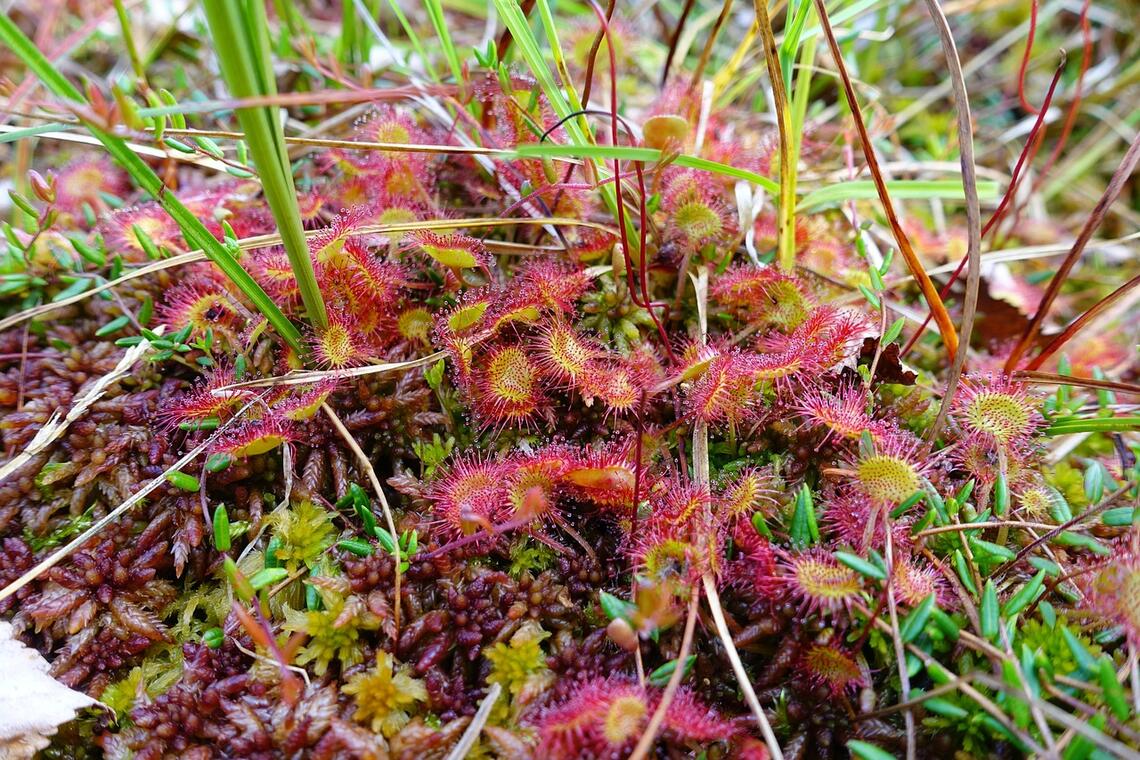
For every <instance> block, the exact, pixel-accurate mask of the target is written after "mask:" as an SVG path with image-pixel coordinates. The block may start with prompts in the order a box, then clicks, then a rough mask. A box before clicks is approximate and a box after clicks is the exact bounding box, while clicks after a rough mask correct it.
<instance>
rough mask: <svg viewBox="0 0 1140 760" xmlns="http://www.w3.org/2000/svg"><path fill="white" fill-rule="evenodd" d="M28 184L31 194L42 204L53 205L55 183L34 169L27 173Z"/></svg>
mask: <svg viewBox="0 0 1140 760" xmlns="http://www.w3.org/2000/svg"><path fill="white" fill-rule="evenodd" d="M28 184H29V185H31V186H32V192H33V193H35V194H36V197H37V198H39V199H40V200H41V201H43V202H44V203H55V181H54V179H52V180H48V179H45V178H44V175H42V174H40V173H39V172H38V171H36V170H35V169H31V170H30V171H28Z"/></svg>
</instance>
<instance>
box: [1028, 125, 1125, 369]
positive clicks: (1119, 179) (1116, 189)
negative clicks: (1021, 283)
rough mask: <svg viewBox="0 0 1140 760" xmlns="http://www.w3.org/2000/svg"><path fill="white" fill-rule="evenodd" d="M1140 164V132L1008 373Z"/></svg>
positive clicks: (1053, 282) (1057, 276)
mask: <svg viewBox="0 0 1140 760" xmlns="http://www.w3.org/2000/svg"><path fill="white" fill-rule="evenodd" d="M1138 163H1140V132H1138V133H1137V134H1136V136H1135V137H1134V138H1133V139H1132V144H1131V145H1130V146H1129V147H1128V152H1127V153H1125V154H1124V159H1123V160H1122V161H1121V162H1120V166H1118V167H1117V168H1116V171H1115V172H1113V174H1112V179H1110V180H1109V182H1108V187H1106V188H1105V189H1104V194H1103V195H1101V197H1100V200H1099V201H1097V203H1096V206H1095V207H1094V208H1093V210H1092V213H1090V214H1089V217H1088V219H1086V220H1085V225H1084V227H1082V228H1081V231H1080V234H1079V235H1077V239H1076V241H1074V242H1073V247H1072V248H1070V249H1069V253H1068V254H1067V255H1066V256H1065V260H1064V261H1063V262H1061V266H1059V267H1058V268H1057V273H1056V274H1054V275H1053V279H1051V280H1050V281H1049V286H1048V288H1046V290H1045V295H1044V296H1043V297H1042V298H1041V303H1040V304H1038V306H1037V311H1036V312H1035V313H1034V314H1033V318H1032V319H1030V320H1029V324H1028V325H1026V327H1025V331H1024V332H1023V333H1022V335H1021V339H1020V340H1019V341H1018V343H1017V345H1016V346H1015V347H1014V349H1013V351H1012V352H1011V353H1010V355H1009V358H1008V359H1007V360H1006V362H1005V371H1006V372H1012V371H1013V370H1015V369H1017V365H1018V362H1020V361H1021V358H1022V357H1023V356H1024V355H1025V352H1026V351H1028V350H1029V346H1030V344H1031V343H1032V342H1033V339H1034V338H1036V337H1037V333H1038V332H1040V330H1041V325H1042V323H1044V321H1045V317H1046V316H1048V314H1049V309H1050V308H1051V307H1052V306H1053V302H1054V301H1055V300H1056V299H1057V295H1058V294H1059V293H1060V292H1061V286H1062V285H1064V284H1065V280H1067V279H1068V278H1069V274H1070V273H1071V272H1072V270H1073V267H1074V266H1076V263H1077V261H1078V260H1079V259H1080V258H1081V254H1082V253H1083V252H1084V250H1085V246H1086V245H1088V242H1089V240H1091V239H1092V236H1093V233H1094V232H1096V230H1097V228H1098V227H1100V224H1101V222H1102V221H1104V217H1105V215H1106V214H1107V213H1108V209H1109V207H1110V206H1111V205H1112V204H1113V203H1115V202H1116V199H1117V198H1118V197H1120V193H1121V192H1123V190H1124V186H1125V184H1126V183H1127V182H1128V179H1129V177H1131V176H1132V172H1134V171H1135V170H1136V165H1137V164H1138Z"/></svg>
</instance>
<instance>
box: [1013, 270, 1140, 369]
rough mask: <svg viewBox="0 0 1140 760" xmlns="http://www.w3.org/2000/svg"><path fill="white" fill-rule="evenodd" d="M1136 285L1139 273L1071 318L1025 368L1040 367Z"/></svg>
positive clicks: (1138, 282) (1139, 276)
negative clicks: (1071, 320) (1083, 311)
mask: <svg viewBox="0 0 1140 760" xmlns="http://www.w3.org/2000/svg"><path fill="white" fill-rule="evenodd" d="M1137 285H1140V275H1136V276H1135V277H1133V278H1132V279H1131V280H1129V281H1128V282H1126V283H1124V284H1123V285H1121V286H1120V287H1119V288H1117V289H1116V290H1114V291H1112V292H1111V293H1109V294H1108V295H1107V296H1105V297H1104V298H1102V299H1101V300H1100V301H1098V302H1097V303H1096V304H1094V305H1093V306H1092V308H1090V309H1089V310H1088V311H1086V312H1085V313H1084V314H1082V315H1081V316H1079V317H1078V318H1077V319H1075V320H1073V322H1072V324H1070V325H1069V326H1068V327H1066V328H1065V329H1064V330H1062V331H1061V334H1060V335H1058V336H1057V337H1056V338H1054V339H1053V340H1052V341H1051V342H1050V343H1049V345H1047V346H1045V348H1043V349H1041V353H1040V354H1038V355H1037V357H1036V358H1035V359H1033V361H1031V362H1029V364H1027V365H1025V368H1026V369H1027V370H1029V371H1030V372H1032V371H1034V370H1038V369H1040V368H1041V365H1042V364H1044V363H1045V361H1046V360H1047V359H1048V358H1049V357H1050V356H1052V355H1053V354H1055V353H1057V352H1058V351H1060V350H1061V349H1062V348H1064V346H1065V344H1066V343H1068V342H1069V341H1070V340H1072V338H1073V336H1074V335H1076V334H1077V333H1078V332H1080V331H1081V330H1083V329H1084V328H1085V327H1087V326H1088V323H1089V322H1090V321H1092V320H1093V319H1094V318H1095V317H1096V316H1097V315H1098V314H1102V313H1103V312H1104V310H1105V309H1107V308H1108V307H1109V306H1111V305H1112V304H1113V303H1115V302H1116V301H1117V300H1119V299H1120V297H1121V296H1123V295H1124V294H1125V293H1127V292H1128V291H1130V290H1132V288H1134V287H1136V286H1137Z"/></svg>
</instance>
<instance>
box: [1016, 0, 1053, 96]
mask: <svg viewBox="0 0 1140 760" xmlns="http://www.w3.org/2000/svg"><path fill="white" fill-rule="evenodd" d="M1036 34H1037V0H1033V5H1032V6H1031V7H1030V10H1029V36H1028V37H1026V39H1025V54H1024V55H1022V56H1021V68H1020V69H1019V70H1018V72H1017V98H1018V100H1020V101H1021V107H1022V108H1024V109H1025V110H1026V111H1028V112H1029V113H1032V114H1039V113H1041V111H1047V110H1048V109H1049V107H1048V106H1044V107H1042V108H1041V110H1040V111H1039V110H1037V108H1035V107H1034V106H1033V104H1032V103H1030V102H1029V100H1028V99H1026V97H1025V71H1026V69H1028V68H1029V56H1030V54H1031V53H1032V52H1033V37H1034V35H1036Z"/></svg>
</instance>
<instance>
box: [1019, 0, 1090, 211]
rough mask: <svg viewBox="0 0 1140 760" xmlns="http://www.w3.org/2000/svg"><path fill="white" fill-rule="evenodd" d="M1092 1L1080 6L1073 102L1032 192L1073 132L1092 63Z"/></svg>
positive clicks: (1043, 179)
mask: <svg viewBox="0 0 1140 760" xmlns="http://www.w3.org/2000/svg"><path fill="white" fill-rule="evenodd" d="M1091 2H1092V0H1085V2H1084V5H1082V6H1081V20H1080V24H1081V36H1082V38H1083V39H1084V45H1083V46H1082V47H1081V71H1080V74H1078V75H1077V84H1076V87H1075V88H1074V90H1073V100H1072V102H1071V103H1069V112H1068V113H1067V114H1066V115H1065V124H1064V126H1063V127H1061V136H1060V137H1059V138H1058V139H1057V144H1056V145H1054V146H1053V152H1052V153H1050V154H1049V160H1048V161H1046V162H1045V166H1043V167H1041V171H1040V172H1038V174H1037V181H1036V182H1035V183H1034V184H1033V191H1034V192H1036V191H1037V189H1038V188H1040V187H1041V183H1042V182H1044V181H1045V177H1046V176H1047V175H1048V174H1049V170H1050V169H1052V168H1053V164H1054V163H1056V161H1057V158H1058V157H1059V156H1060V155H1061V151H1063V150H1064V149H1065V143H1067V142H1068V141H1069V135H1070V134H1072V132H1073V125H1074V123H1075V122H1076V120H1077V113H1078V112H1079V111H1080V108H1081V95H1082V91H1083V89H1084V84H1085V73H1086V72H1088V70H1089V63H1090V62H1091V61H1092V28H1091V27H1090V25H1089V5H1090V4H1091Z"/></svg>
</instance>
